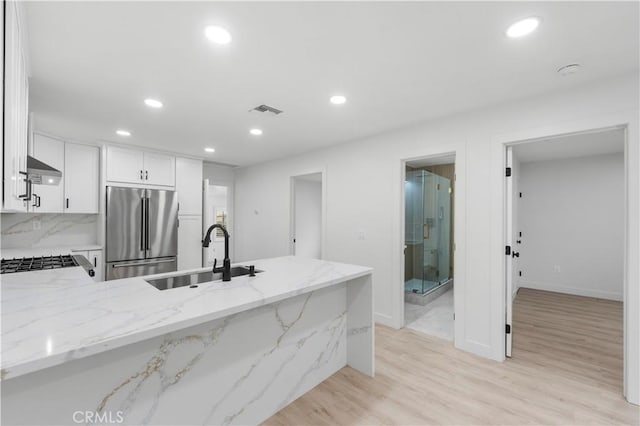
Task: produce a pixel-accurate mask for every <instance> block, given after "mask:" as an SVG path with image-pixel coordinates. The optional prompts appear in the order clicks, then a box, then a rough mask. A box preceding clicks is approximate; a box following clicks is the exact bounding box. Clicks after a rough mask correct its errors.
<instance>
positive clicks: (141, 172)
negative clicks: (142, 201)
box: [140, 170, 142, 180]
mask: <svg viewBox="0 0 640 426" xmlns="http://www.w3.org/2000/svg"><path fill="white" fill-rule="evenodd" d="M140 180H142V170H140Z"/></svg>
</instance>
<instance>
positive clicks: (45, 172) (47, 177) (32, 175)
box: [27, 155, 62, 185]
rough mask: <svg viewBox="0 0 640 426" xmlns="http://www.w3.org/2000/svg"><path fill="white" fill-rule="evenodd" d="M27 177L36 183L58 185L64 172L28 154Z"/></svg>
mask: <svg viewBox="0 0 640 426" xmlns="http://www.w3.org/2000/svg"><path fill="white" fill-rule="evenodd" d="M27 175H28V176H27V179H29V180H30V181H31V182H32V183H34V184H36V185H58V184H59V183H60V179H62V172H61V171H60V170H58V169H54V168H53V167H51V166H50V165H48V164H45V163H43V162H42V161H40V160H38V159H35V158H33V157H32V156H30V155H27Z"/></svg>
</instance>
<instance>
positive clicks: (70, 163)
mask: <svg viewBox="0 0 640 426" xmlns="http://www.w3.org/2000/svg"><path fill="white" fill-rule="evenodd" d="M64 165H65V167H64V172H63V174H62V175H63V177H64V211H65V213H98V210H99V187H100V182H99V178H100V149H99V148H98V147H96V146H88V145H79V144H73V143H67V144H66V145H65V150H64ZM54 167H55V166H54Z"/></svg>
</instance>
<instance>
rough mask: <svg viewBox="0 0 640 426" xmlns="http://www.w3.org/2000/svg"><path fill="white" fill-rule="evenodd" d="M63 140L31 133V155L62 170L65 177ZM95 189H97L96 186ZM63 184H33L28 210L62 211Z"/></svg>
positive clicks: (39, 211)
mask: <svg viewBox="0 0 640 426" xmlns="http://www.w3.org/2000/svg"><path fill="white" fill-rule="evenodd" d="M64 153H65V149H64V141H61V140H58V139H54V138H50V137H48V136H44V135H40V134H34V135H33V156H34V157H35V158H37V159H38V160H40V161H43V162H45V163H47V164H48V165H49V166H51V167H53V168H56V169H58V170H60V171H61V172H62V178H63V179H64V178H65V175H66V173H65V168H64V165H65V159H64ZM95 190H96V191H97V190H98V187H97V186H96V188H95ZM63 198H64V186H63V184H62V181H60V183H59V184H58V185H35V184H34V185H33V198H32V200H31V204H30V205H29V211H32V212H35V213H62V209H63Z"/></svg>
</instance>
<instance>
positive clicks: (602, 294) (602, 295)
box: [518, 280, 622, 301]
mask: <svg viewBox="0 0 640 426" xmlns="http://www.w3.org/2000/svg"><path fill="white" fill-rule="evenodd" d="M518 287H519V288H523V287H525V288H532V289H534V290H546V291H554V292H556V293H565V294H573V295H576V296H586V297H596V298H598V299H608V300H617V301H622V294H621V293H615V292H611V291H602V290H593V289H588V288H581V287H573V286H567V285H559V284H550V283H542V282H537V281H525V280H520V282H519V286H518Z"/></svg>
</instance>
